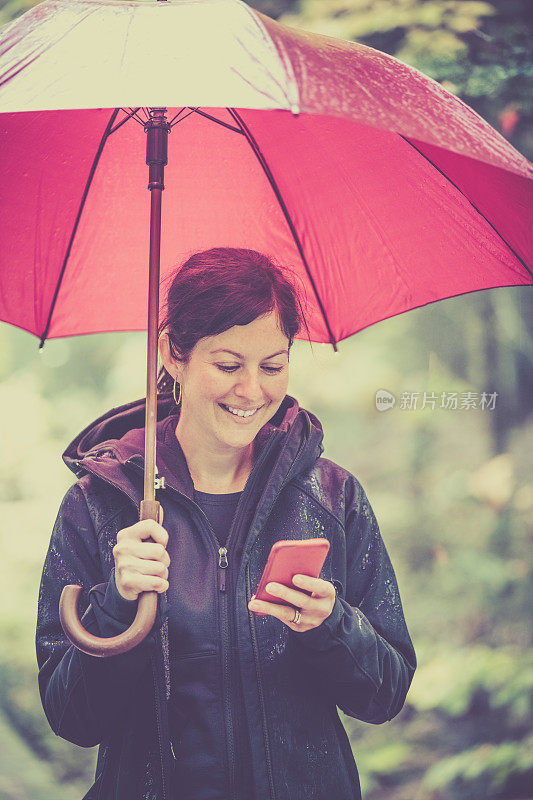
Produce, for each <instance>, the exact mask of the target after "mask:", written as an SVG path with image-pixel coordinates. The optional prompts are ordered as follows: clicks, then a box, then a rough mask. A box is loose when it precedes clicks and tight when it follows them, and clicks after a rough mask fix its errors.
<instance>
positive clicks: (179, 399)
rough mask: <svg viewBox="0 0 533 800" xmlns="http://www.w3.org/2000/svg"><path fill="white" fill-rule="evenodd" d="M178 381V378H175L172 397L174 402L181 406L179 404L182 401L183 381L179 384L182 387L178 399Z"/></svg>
mask: <svg viewBox="0 0 533 800" xmlns="http://www.w3.org/2000/svg"><path fill="white" fill-rule="evenodd" d="M177 383H178V382H177V380H176V378H174V386H173V387H172V397H173V398H174V402H175V403H176V405H177V406H179V404H180V403H181V383H178V386H179V387H180V393H179V397H178V399H176V384H177Z"/></svg>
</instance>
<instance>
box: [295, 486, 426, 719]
mask: <svg viewBox="0 0 533 800" xmlns="http://www.w3.org/2000/svg"><path fill="white" fill-rule="evenodd" d="M345 532H346V553H347V572H346V592H345V597H342V596H341V594H337V595H336V598H335V605H334V607H333V610H332V612H331V614H330V616H329V617H327V618H326V619H325V620H324V621H323V622H322V623H321V624H320V625H319V626H318V627H316V628H312V629H310V630H308V631H301V632H299V631H293V630H292V629H291V643H292V644H293V651H294V654H295V656H296V658H297V661H298V665H299V668H301V669H307V670H310V671H312V674H313V677H314V678H315V679H316V680H317V681H318V683H319V685H320V687H322V689H323V690H324V691H325V692H326V693H327V694H328V696H330V697H331V699H332V700H334V702H335V703H336V704H337V705H338V706H339V708H341V709H342V711H344V712H345V713H346V714H348V715H349V716H351V717H356V718H357V719H361V720H363V721H365V722H372V723H376V724H377V723H381V722H386V721H387V720H390V719H392V718H393V717H395V716H396V714H398V713H399V711H400V710H401V709H402V706H403V704H404V702H405V698H406V695H407V691H408V689H409V686H410V684H411V681H412V679H413V675H414V672H415V669H416V656H415V651H414V648H413V645H412V642H411V639H410V637H409V633H408V631H407V626H406V624H405V619H404V616H403V610H402V604H401V600H400V594H399V591H398V584H397V581H396V576H395V574H394V569H393V567H392V564H391V561H390V558H389V555H388V553H387V550H386V549H385V545H384V543H383V540H382V538H381V534H380V531H379V527H378V523H377V521H376V517H375V515H374V512H373V511H372V508H371V506H370V503H369V502H368V499H367V497H366V494H365V492H364V490H363V489H362V487H361V486H360V484H358V483H357V482H356V485H355V489H354V499H353V502H352V503H350V504H349V507H348V512H347V515H346V529H345Z"/></svg>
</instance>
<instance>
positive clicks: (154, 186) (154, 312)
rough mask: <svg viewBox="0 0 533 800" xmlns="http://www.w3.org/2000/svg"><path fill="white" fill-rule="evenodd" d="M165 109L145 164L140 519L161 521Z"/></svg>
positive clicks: (153, 127) (154, 113)
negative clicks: (144, 356) (147, 237)
mask: <svg viewBox="0 0 533 800" xmlns="http://www.w3.org/2000/svg"><path fill="white" fill-rule="evenodd" d="M165 113H166V108H151V109H150V118H149V120H148V122H147V123H146V125H145V127H144V129H145V131H146V134H147V136H146V163H147V164H148V166H149V168H150V173H149V180H148V189H149V190H150V269H149V277H148V282H149V285H148V340H147V359H146V417H145V427H144V499H143V501H142V502H141V519H154V520H155V521H156V522H158V521H159V517H160V505H159V503H158V502H157V501H156V499H155V472H156V463H155V452H156V435H155V432H156V423H157V331H158V320H159V264H160V252H161V199H162V193H163V189H164V188H165V185H164V170H165V165H166V164H167V143H168V133H169V130H170V126H169V124H168V123H167V121H166V117H165Z"/></svg>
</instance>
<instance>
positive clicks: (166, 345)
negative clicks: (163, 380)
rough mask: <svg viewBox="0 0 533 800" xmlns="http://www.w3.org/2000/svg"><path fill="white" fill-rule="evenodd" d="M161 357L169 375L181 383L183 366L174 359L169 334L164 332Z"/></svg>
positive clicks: (160, 344)
mask: <svg viewBox="0 0 533 800" xmlns="http://www.w3.org/2000/svg"><path fill="white" fill-rule="evenodd" d="M158 347H159V357H160V359H161V361H162V363H163V366H164V367H165V369H166V371H167V372H168V374H169V375H172V377H173V378H174V379H175V380H177V381H179V380H180V375H181V364H180V363H179V361H176V360H175V359H174V358H172V353H171V352H170V342H169V338H168V333H167V332H166V331H164V332H163V333H162V334H161V336H160V337H159V343H158Z"/></svg>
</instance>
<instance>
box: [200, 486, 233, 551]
mask: <svg viewBox="0 0 533 800" xmlns="http://www.w3.org/2000/svg"><path fill="white" fill-rule="evenodd" d="M241 494H242V492H232V493H231V494H208V493H207V492H199V491H197V490H196V489H195V490H194V499H195V501H196V502H197V503H198V505H199V506H200V508H201V509H202V511H203V512H204V514H205V515H206V517H207V519H208V520H209V522H210V523H211V527H212V528H213V531H214V534H215V536H216V538H217V540H218V542H219V544H221V545H222V546H224V545H225V544H226V541H227V539H228V534H229V531H230V528H231V523H232V522H233V517H234V516H235V509H236V508H237V503H238V502H239V497H240V496H241Z"/></svg>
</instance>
